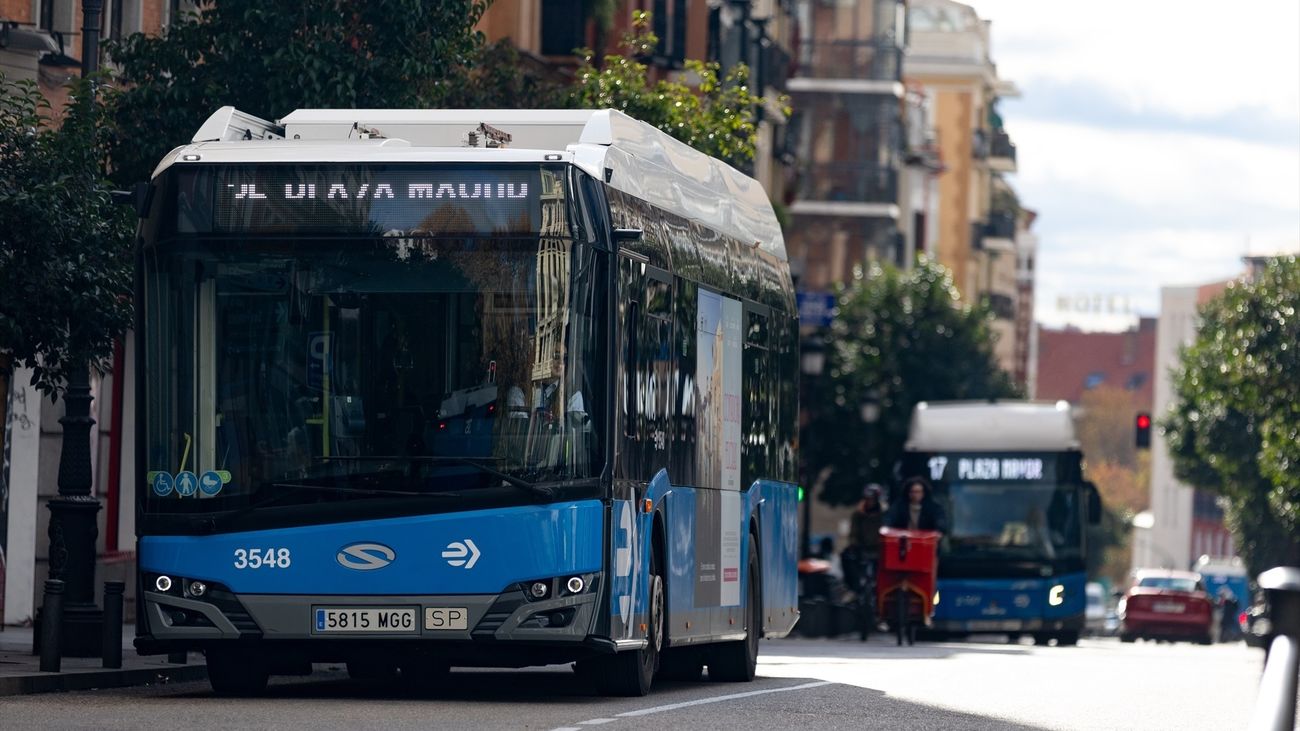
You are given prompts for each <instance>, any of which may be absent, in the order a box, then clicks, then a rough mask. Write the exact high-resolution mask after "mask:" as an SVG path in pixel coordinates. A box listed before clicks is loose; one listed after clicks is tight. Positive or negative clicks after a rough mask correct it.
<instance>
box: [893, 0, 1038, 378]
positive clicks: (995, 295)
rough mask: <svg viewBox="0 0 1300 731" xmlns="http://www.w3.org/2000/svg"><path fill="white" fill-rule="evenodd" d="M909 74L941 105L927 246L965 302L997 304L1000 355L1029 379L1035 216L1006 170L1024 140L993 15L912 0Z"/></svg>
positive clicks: (947, 2)
mask: <svg viewBox="0 0 1300 731" xmlns="http://www.w3.org/2000/svg"><path fill="white" fill-rule="evenodd" d="M908 33H909V35H908V53H907V57H906V61H905V63H904V66H903V77H904V79H905V81H906V83H907V85H908V87H909V88H916V89H918V90H920V91H921V93H924V94H926V95H927V96H928V97H929V98H930V99H931V100H932V101H931V103H932V105H933V127H934V145H935V146H936V147H937V157H938V160H939V161H940V163H941V164H942V167H943V170H944V172H943V174H942V175H941V176H939V178H938V196H937V197H938V201H939V204H938V211H937V216H936V217H935V219H934V220H933V223H932V225H933V227H934V229H935V231H934V232H933V233H932V234H930V236H931V237H932V238H931V239H930V244H931V246H928V247H927V248H926V251H928V252H929V253H930V254H931V255H932V256H933V257H934V258H935V259H936V260H937V261H938V262H939V263H941V264H943V265H944V266H946V267H948V268H949V269H950V270H951V271H952V273H953V279H954V281H955V283H956V284H957V288H958V289H959V290H960V292H961V295H962V298H963V300H965V301H967V302H978V301H985V302H987V303H988V305H989V307H990V309H991V310H992V311H993V315H994V322H993V330H994V332H995V333H996V334H997V335H998V339H999V340H998V344H997V347H996V352H997V356H998V362H999V363H1000V364H1001V366H1002V367H1003V369H1004V370H1006V371H1007V372H1008V373H1010V374H1012V375H1013V377H1015V378H1016V380H1017V381H1018V382H1019V383H1020V384H1021V385H1022V386H1027V385H1028V381H1029V363H1031V362H1033V360H1034V359H1033V357H1032V354H1031V351H1032V345H1033V342H1032V328H1030V327H1029V326H1028V323H1029V322H1032V319H1033V313H1032V302H1033V300H1032V296H1030V297H1026V296H1025V295H1026V294H1027V293H1028V294H1031V295H1032V290H1033V273H1034V268H1033V263H1034V254H1033V250H1034V249H1035V248H1036V239H1035V238H1034V236H1033V234H1032V233H1031V231H1030V227H1031V226H1032V223H1033V220H1034V215H1032V214H1031V213H1029V212H1028V211H1026V210H1025V209H1024V208H1023V207H1022V206H1021V204H1020V201H1019V199H1018V197H1017V195H1016V193H1015V190H1014V189H1013V187H1012V186H1011V184H1010V182H1009V181H1008V180H1007V179H1006V176H1007V175H1009V174H1012V173H1014V172H1015V171H1016V147H1015V145H1014V143H1012V141H1011V137H1010V135H1008V134H1007V131H1006V129H1005V128H1004V126H1003V123H1002V117H1001V115H1000V114H999V112H998V101H999V100H1000V99H1005V98H1011V97H1015V96H1018V94H1019V92H1018V91H1017V89H1016V87H1015V85H1014V84H1012V83H1011V82H1010V81H1008V80H1006V79H1003V78H1001V77H999V76H998V72H997V66H996V65H995V64H994V63H993V60H992V51H991V44H990V21H988V20H984V19H981V18H980V17H979V16H978V15H977V14H976V13H975V11H974V10H973V9H972V8H971V7H969V6H967V5H963V4H961V3H957V2H953V0H912V1H911V2H910V3H909V6H908Z"/></svg>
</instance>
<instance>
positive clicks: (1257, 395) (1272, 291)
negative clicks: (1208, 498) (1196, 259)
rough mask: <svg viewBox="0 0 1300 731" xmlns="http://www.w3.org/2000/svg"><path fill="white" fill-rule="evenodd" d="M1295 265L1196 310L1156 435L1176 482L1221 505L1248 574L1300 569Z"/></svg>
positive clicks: (1272, 269) (1299, 302)
mask: <svg viewBox="0 0 1300 731" xmlns="http://www.w3.org/2000/svg"><path fill="white" fill-rule="evenodd" d="M1297 311H1300V261H1298V260H1297V259H1296V258H1295V257H1284V258H1278V259H1274V260H1272V261H1270V262H1269V263H1268V264H1267V265H1266V266H1265V267H1263V269H1262V270H1261V271H1260V272H1258V274H1257V276H1256V277H1255V278H1254V279H1253V280H1251V281H1245V282H1238V283H1234V284H1233V285H1231V286H1229V287H1228V288H1227V289H1226V290H1225V291H1224V293H1223V294H1222V295H1220V296H1219V297H1217V298H1215V299H1214V300H1211V301H1210V302H1209V303H1207V304H1206V305H1205V306H1204V307H1203V308H1202V309H1201V313H1200V315H1201V324H1200V326H1199V327H1198V328H1197V334H1196V339H1195V341H1193V343H1192V344H1191V345H1190V346H1189V347H1187V348H1186V349H1184V351H1183V353H1182V357H1181V363H1180V367H1179V369H1178V371H1177V372H1176V374H1175V376H1174V394H1175V397H1176V402H1175V405H1174V406H1173V408H1172V409H1171V410H1170V412H1169V413H1168V414H1167V415H1166V416H1165V418H1164V420H1163V423H1162V426H1163V428H1164V430H1165V435H1166V438H1167V440H1168V443H1169V449H1170V452H1171V453H1172V455H1173V458H1174V465H1175V474H1177V476H1178V478H1179V479H1181V480H1183V481H1184V482H1187V483H1188V484H1191V485H1194V486H1196V487H1199V488H1202V489H1205V490H1210V491H1213V492H1217V493H1219V494H1221V495H1223V496H1224V497H1226V498H1227V502H1228V509H1227V511H1226V518H1227V523H1228V527H1229V529H1230V530H1232V532H1233V535H1234V537H1235V539H1236V541H1237V545H1238V547H1239V550H1240V552H1241V555H1242V558H1244V559H1245V561H1246V563H1247V565H1248V566H1249V567H1250V570H1251V572H1252V573H1259V572H1260V571H1263V570H1265V569H1268V568H1271V567H1272V566H1275V565H1278V564H1286V565H1292V566H1296V565H1300V472H1297V468H1298V467H1300V384H1297V383H1296V380H1295V374H1296V373H1297V372H1300V353H1298V352H1297V351H1298V350H1300V347H1297V344H1298V343H1300V320H1298V319H1297Z"/></svg>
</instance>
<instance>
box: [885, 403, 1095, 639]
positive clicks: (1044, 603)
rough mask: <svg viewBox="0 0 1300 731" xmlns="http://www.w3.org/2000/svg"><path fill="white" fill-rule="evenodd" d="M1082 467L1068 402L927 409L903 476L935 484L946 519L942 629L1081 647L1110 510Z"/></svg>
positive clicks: (939, 606)
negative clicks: (1093, 533) (1096, 550)
mask: <svg viewBox="0 0 1300 731" xmlns="http://www.w3.org/2000/svg"><path fill="white" fill-rule="evenodd" d="M1082 462H1083V457H1082V454H1081V452H1080V450H1079V443H1078V440H1077V438H1076V437H1075V433H1074V423H1073V420H1072V417H1071V414H1070V409H1069V405H1068V404H1067V403H1065V402H1059V403H1055V404H1052V403H1033V402H1014V401H998V402H950V403H921V404H918V405H917V406H916V408H915V410H914V411H913V415H912V423H911V427H910V432H909V436H908V441H907V443H906V446H905V452H904V456H903V461H902V465H901V469H902V476H903V477H904V478H908V477H912V476H917V475H919V476H922V477H924V478H926V479H927V480H929V481H930V483H931V484H932V485H933V486H934V495H935V498H936V499H937V500H938V502H939V504H940V506H941V507H942V508H943V510H944V512H945V514H946V521H945V522H946V526H945V528H944V538H943V541H942V544H941V546H940V553H939V578H938V597H937V599H936V601H935V608H934V618H933V624H932V632H933V633H936V634H938V635H940V636H953V637H960V636H965V635H968V634H974V633H996V634H1006V635H1008V636H1010V637H1011V638H1012V639H1013V641H1014V640H1016V639H1018V638H1019V637H1021V636H1022V635H1030V636H1032V637H1033V638H1034V641H1035V642H1036V643H1037V644H1047V643H1048V642H1050V641H1052V640H1055V641H1056V643H1057V644H1059V645H1073V644H1076V643H1077V642H1078V640H1079V635H1080V633H1081V632H1082V631H1083V629H1084V614H1085V608H1086V605H1087V595H1086V593H1085V584H1086V578H1085V571H1084V558H1085V555H1086V554H1085V541H1086V530H1085V528H1086V526H1087V525H1089V524H1090V523H1095V522H1097V521H1098V520H1099V519H1100V515H1101V500H1100V497H1099V495H1098V493H1097V490H1096V487H1094V486H1093V485H1092V484H1091V483H1089V482H1086V481H1085V480H1084V479H1083V474H1082Z"/></svg>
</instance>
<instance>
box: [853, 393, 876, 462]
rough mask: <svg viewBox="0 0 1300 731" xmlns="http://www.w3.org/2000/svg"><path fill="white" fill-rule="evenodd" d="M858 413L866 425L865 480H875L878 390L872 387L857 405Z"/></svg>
mask: <svg viewBox="0 0 1300 731" xmlns="http://www.w3.org/2000/svg"><path fill="white" fill-rule="evenodd" d="M858 415H859V416H860V417H861V418H862V423H863V424H865V425H866V427H867V439H866V441H867V443H866V448H867V481H868V482H875V481H876V479H875V478H876V422H878V421H880V390H879V389H877V388H875V387H872V388H871V389H870V390H868V391H867V394H866V396H865V397H864V398H863V399H862V404H861V405H860V406H859V407H858Z"/></svg>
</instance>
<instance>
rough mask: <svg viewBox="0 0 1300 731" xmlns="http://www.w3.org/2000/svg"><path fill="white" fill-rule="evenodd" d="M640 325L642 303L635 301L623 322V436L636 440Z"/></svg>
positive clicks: (630, 305) (631, 303) (629, 307)
mask: <svg viewBox="0 0 1300 731" xmlns="http://www.w3.org/2000/svg"><path fill="white" fill-rule="evenodd" d="M640 323H641V303H640V302H636V301H635V300H634V301H632V302H629V303H628V306H627V319H626V320H624V321H623V435H624V436H626V437H628V438H630V439H635V438H636V435H637V419H638V418H640V414H638V413H637V407H636V399H637V393H636V381H637V360H638V357H639V350H640V349H639V348H638V340H639V339H640V338H639V337H638V336H639V335H640V330H641V327H640Z"/></svg>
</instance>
